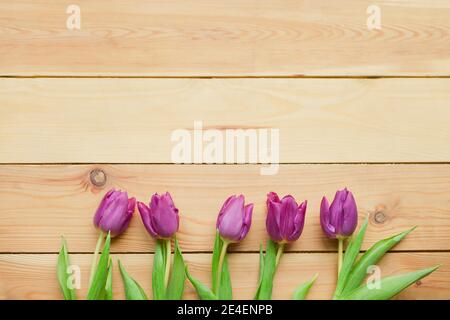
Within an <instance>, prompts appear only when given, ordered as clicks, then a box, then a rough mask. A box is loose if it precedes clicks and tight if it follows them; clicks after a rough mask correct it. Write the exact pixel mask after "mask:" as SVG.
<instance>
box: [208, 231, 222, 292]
mask: <svg viewBox="0 0 450 320" xmlns="http://www.w3.org/2000/svg"><path fill="white" fill-rule="evenodd" d="M221 248H222V239H220V235H219V231H216V238H215V240H214V249H213V254H212V261H211V283H212V291H213V292H216V289H217V288H216V286H217V268H218V267H219V259H220V250H221ZM221 281H222V280H221Z"/></svg>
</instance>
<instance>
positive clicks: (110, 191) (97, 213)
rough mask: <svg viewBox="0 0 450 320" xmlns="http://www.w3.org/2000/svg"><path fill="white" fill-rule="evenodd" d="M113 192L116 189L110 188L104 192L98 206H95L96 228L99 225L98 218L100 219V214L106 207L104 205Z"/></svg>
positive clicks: (101, 214)
mask: <svg viewBox="0 0 450 320" xmlns="http://www.w3.org/2000/svg"><path fill="white" fill-rule="evenodd" d="M114 192H116V190H115V189H111V190H109V191H108V192H107V193H106V194H105V196H104V197H103V199H102V201H101V202H100V205H99V206H98V208H97V211H96V212H95V215H94V225H95V226H96V227H97V228H98V226H99V223H100V220H101V219H102V216H103V213H104V210H105V207H106V205H107V203H108V201H109V199H110V197H111V195H112V194H113V193H114Z"/></svg>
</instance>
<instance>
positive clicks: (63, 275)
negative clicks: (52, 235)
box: [57, 238, 77, 300]
mask: <svg viewBox="0 0 450 320" xmlns="http://www.w3.org/2000/svg"><path fill="white" fill-rule="evenodd" d="M61 242H62V243H61V250H60V251H59V255H58V268H57V275H58V281H59V286H60V287H61V291H62V293H63V296H64V300H76V299H77V295H76V291H75V289H74V288H72V284H71V283H69V281H70V275H69V273H68V272H67V271H68V268H69V266H70V261H69V254H68V252H67V244H66V240H65V239H64V238H62V240H61Z"/></svg>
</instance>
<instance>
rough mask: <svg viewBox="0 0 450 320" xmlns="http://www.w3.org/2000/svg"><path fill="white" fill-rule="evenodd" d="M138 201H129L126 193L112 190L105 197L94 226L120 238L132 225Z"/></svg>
mask: <svg viewBox="0 0 450 320" xmlns="http://www.w3.org/2000/svg"><path fill="white" fill-rule="evenodd" d="M135 205H136V199H135V198H130V199H128V194H127V193H126V192H122V191H117V190H115V189H111V190H110V191H108V193H107V194H106V195H105V196H104V197H103V199H102V202H101V203H100V205H99V207H98V209H97V212H96V213H95V216H94V225H95V227H97V228H99V229H100V230H102V231H103V232H111V237H115V236H118V235H119V234H121V233H122V232H124V231H125V229H126V228H127V227H128V225H129V224H130V220H131V218H132V217H133V213H134V208H135Z"/></svg>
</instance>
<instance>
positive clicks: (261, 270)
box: [254, 244, 264, 300]
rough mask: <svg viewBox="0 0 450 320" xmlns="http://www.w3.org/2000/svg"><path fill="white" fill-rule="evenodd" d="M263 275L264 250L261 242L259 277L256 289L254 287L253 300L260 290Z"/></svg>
mask: <svg viewBox="0 0 450 320" xmlns="http://www.w3.org/2000/svg"><path fill="white" fill-rule="evenodd" d="M263 276H264V252H263V246H262V244H260V245H259V279H258V289H256V293H255V298H254V299H255V300H256V299H257V298H258V296H259V291H260V290H261V282H262V279H263Z"/></svg>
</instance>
